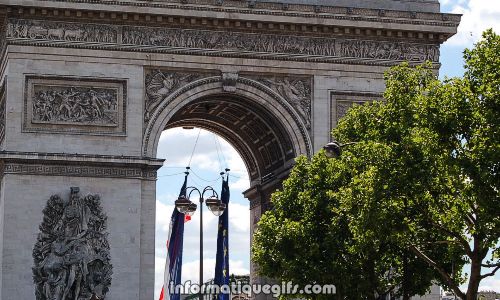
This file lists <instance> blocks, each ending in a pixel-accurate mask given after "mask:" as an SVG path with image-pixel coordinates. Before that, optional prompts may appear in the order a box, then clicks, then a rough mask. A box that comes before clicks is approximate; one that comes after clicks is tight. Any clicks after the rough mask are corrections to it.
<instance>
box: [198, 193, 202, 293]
mask: <svg viewBox="0 0 500 300" xmlns="http://www.w3.org/2000/svg"><path fill="white" fill-rule="evenodd" d="M202 285H203V195H201V196H200V294H199V296H198V299H199V300H203V293H202V288H201V287H202Z"/></svg>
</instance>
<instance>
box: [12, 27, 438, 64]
mask: <svg viewBox="0 0 500 300" xmlns="http://www.w3.org/2000/svg"><path fill="white" fill-rule="evenodd" d="M7 35H8V41H9V43H14V44H31V43H42V44H43V45H49V46H57V47H83V48H85V47H89V48H92V49H96V48H97V49H99V48H102V49H117V50H124V51H129V50H130V49H131V46H133V49H134V51H151V52H166V53H183V54H192V55H200V54H201V55H211V56H231V57H257V58H265V59H280V60H297V61H304V60H305V61H309V60H312V61H331V62H340V63H342V62H344V63H346V62H347V63H359V64H366V63H369V62H370V64H373V63H375V64H377V63H378V64H383V65H386V64H388V63H389V64H391V63H393V62H397V61H402V60H408V61H410V62H422V61H424V60H430V61H433V62H438V61H439V46H438V45H437V44H419V43H409V42H405V41H382V40H361V39H346V38H329V37H311V36H299V35H290V34H256V33H248V32H236V31H216V30H191V29H180V28H165V27H145V26H125V25H104V24H83V23H69V22H68V23H64V22H52V21H38V20H25V19H9V24H8V30H7ZM345 58H350V60H349V61H345V60H343V59H345Z"/></svg>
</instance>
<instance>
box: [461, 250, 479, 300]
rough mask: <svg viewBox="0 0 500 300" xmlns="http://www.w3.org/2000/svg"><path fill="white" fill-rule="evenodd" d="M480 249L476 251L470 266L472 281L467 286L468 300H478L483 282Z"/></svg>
mask: <svg viewBox="0 0 500 300" xmlns="http://www.w3.org/2000/svg"><path fill="white" fill-rule="evenodd" d="M479 252H480V251H478V249H474V252H473V256H472V257H471V266H470V279H469V285H468V286H467V295H466V298H465V299H466V300H477V292H478V290H479V283H480V282H481V261H482V260H481V259H480V258H479Z"/></svg>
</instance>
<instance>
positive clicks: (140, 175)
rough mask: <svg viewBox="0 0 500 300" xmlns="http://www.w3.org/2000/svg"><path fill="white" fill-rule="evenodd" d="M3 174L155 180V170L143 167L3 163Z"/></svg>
mask: <svg viewBox="0 0 500 300" xmlns="http://www.w3.org/2000/svg"><path fill="white" fill-rule="evenodd" d="M2 171H3V173H4V174H18V175H45V176H71V177H97V178H132V179H144V180H156V171H154V170H150V169H145V168H139V167H137V168H133V167H130V168H127V167H111V166H85V165H59V164H28V163H11V162H9V163H4V165H3V170H2Z"/></svg>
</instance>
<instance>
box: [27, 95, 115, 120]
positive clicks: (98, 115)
mask: <svg viewBox="0 0 500 300" xmlns="http://www.w3.org/2000/svg"><path fill="white" fill-rule="evenodd" d="M32 102H33V117H32V121H34V122H38V123H59V122H65V123H68V122H69V123H83V124H89V125H117V122H118V120H117V116H118V110H117V109H118V94H117V91H116V90H115V89H105V88H91V87H58V86H37V87H36V90H35V93H34V95H33V99H32Z"/></svg>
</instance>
